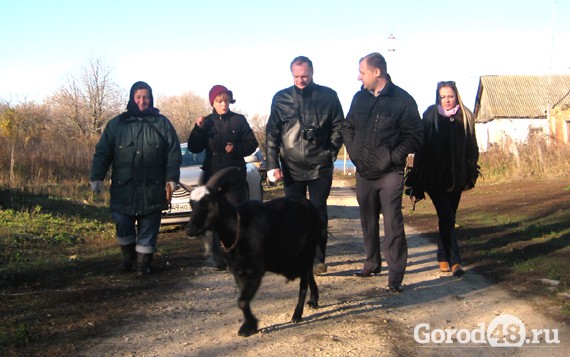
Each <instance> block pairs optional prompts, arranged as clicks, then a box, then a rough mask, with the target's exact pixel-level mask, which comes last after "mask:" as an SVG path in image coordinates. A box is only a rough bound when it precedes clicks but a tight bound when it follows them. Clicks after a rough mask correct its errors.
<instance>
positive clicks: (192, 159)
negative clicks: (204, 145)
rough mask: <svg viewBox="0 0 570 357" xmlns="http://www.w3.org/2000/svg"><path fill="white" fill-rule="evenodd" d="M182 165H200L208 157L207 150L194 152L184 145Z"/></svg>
mask: <svg viewBox="0 0 570 357" xmlns="http://www.w3.org/2000/svg"><path fill="white" fill-rule="evenodd" d="M181 149H182V165H180V167H188V166H200V165H202V163H203V162H204V158H205V157H206V151H201V152H199V153H198V154H194V153H192V152H190V151H189V150H188V148H187V147H182V148H181Z"/></svg>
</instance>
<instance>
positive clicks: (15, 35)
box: [0, 0, 570, 116]
mask: <svg viewBox="0 0 570 357" xmlns="http://www.w3.org/2000/svg"><path fill="white" fill-rule="evenodd" d="M0 14H2V20H1V21H0V34H1V37H2V41H1V42H0V99H2V100H7V101H10V102H11V103H12V104H16V103H18V102H20V101H24V100H31V101H36V102H42V101H44V100H45V99H46V97H47V96H49V95H51V94H54V93H55V92H56V91H57V89H58V88H60V87H61V86H62V85H63V84H65V82H66V80H67V79H68V78H69V76H76V77H77V76H79V74H80V71H81V68H83V67H85V66H86V65H87V64H88V63H89V59H101V60H102V61H103V63H104V64H105V65H106V66H108V67H110V68H111V69H112V77H113V79H114V81H115V82H117V83H118V84H119V85H120V86H121V87H122V88H123V89H124V91H125V95H126V94H127V92H128V89H129V88H130V86H131V85H132V83H134V82H135V81H138V80H144V81H146V82H148V83H149V84H150V85H151V86H152V88H153V91H154V94H155V96H161V95H178V94H182V93H184V92H188V91H191V92H194V93H196V94H198V95H201V96H203V97H206V96H207V93H208V91H209V89H210V88H211V86H212V85H214V84H224V85H226V86H227V87H228V88H230V89H232V90H233V91H234V95H235V98H236V99H237V103H236V104H235V106H234V109H235V110H237V111H241V112H243V113H246V114H248V115H249V116H251V115H253V114H268V113H269V108H270V105H271V98H272V97H273V95H274V94H275V92H276V91H278V90H280V89H282V88H285V87H288V86H290V85H292V78H291V73H290V72H289V63H290V62H291V60H292V59H293V58H294V57H295V56H297V55H305V56H308V57H309V58H311V59H312V60H313V64H314V66H315V74H314V80H315V82H316V83H319V84H322V85H326V86H329V87H331V88H333V89H335V90H336V91H337V92H338V94H339V97H340V100H341V102H342V105H343V108H344V110H345V112H347V111H348V108H349V105H350V101H351V99H352V96H353V95H354V93H355V92H356V91H357V90H358V89H359V88H360V82H358V81H357V75H358V60H359V59H360V58H361V57H362V56H364V55H366V54H368V53H370V52H376V51H378V52H381V53H382V54H384V55H385V56H386V58H387V61H388V72H389V73H390V74H391V76H392V79H393V81H394V82H395V83H396V84H398V85H400V86H401V87H402V88H404V89H405V90H407V91H408V92H409V93H410V94H412V95H413V96H414V98H416V101H417V102H418V106H419V109H420V112H423V110H425V108H426V107H427V106H428V105H430V104H432V103H433V101H434V98H435V85H436V83H437V82H438V81H440V80H455V81H456V82H457V84H458V86H459V90H460V92H461V94H462V97H463V100H464V102H465V104H466V105H467V106H468V107H470V108H473V104H474V101H475V94H476V90H477V85H478V79H479V76H481V75H494V74H549V73H557V74H559V73H565V74H568V73H570V0H558V1H553V0H504V1H503V0H479V1H472V0H456V1H449V0H398V1H394V0H390V1H387V0H369V1H368V0H367V1H359V0H353V1H335V0H324V1H320V0H319V1H311V0H304V1H298V0H287V1H268V0H259V1H253V0H251V1H250V0H241V1H237V0H232V1H226V0H211V1H210V0H203V1H193V0H180V1H168V0H164V1H160V2H159V1H147V0H139V1H126V0H99V1H81V0H75V1H72V0H65V1H62V0H59V1H41V0H37V1H32V0H19V1H2V3H0ZM390 33H393V35H394V36H395V38H396V40H387V38H388V36H389V35H390ZM389 48H394V49H395V51H393V52H392V51H388V49H389Z"/></svg>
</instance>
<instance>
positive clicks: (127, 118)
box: [119, 112, 158, 122]
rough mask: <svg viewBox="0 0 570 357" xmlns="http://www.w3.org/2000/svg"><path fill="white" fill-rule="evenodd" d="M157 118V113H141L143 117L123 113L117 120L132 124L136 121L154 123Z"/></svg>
mask: <svg viewBox="0 0 570 357" xmlns="http://www.w3.org/2000/svg"><path fill="white" fill-rule="evenodd" d="M157 117H158V113H143V115H140V116H138V115H133V114H132V113H130V112H124V113H121V114H120V115H119V118H120V119H121V120H124V121H126V122H133V121H136V120H145V121H151V122H154V121H156V118H157Z"/></svg>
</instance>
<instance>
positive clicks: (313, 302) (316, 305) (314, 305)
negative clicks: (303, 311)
mask: <svg viewBox="0 0 570 357" xmlns="http://www.w3.org/2000/svg"><path fill="white" fill-rule="evenodd" d="M307 305H309V307H310V308H313V309H317V308H318V307H319V304H318V303H317V302H315V301H309V302H308V303H307Z"/></svg>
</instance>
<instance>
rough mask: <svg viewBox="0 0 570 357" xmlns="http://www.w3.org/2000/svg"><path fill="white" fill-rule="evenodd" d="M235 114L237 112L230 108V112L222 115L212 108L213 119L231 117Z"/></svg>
mask: <svg viewBox="0 0 570 357" xmlns="http://www.w3.org/2000/svg"><path fill="white" fill-rule="evenodd" d="M234 114H235V113H234V112H232V111H231V110H228V112H227V113H226V114H222V115H220V114H218V112H217V111H216V109H214V108H212V118H213V119H228V118H229V117H231V116H232V115H234Z"/></svg>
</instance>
